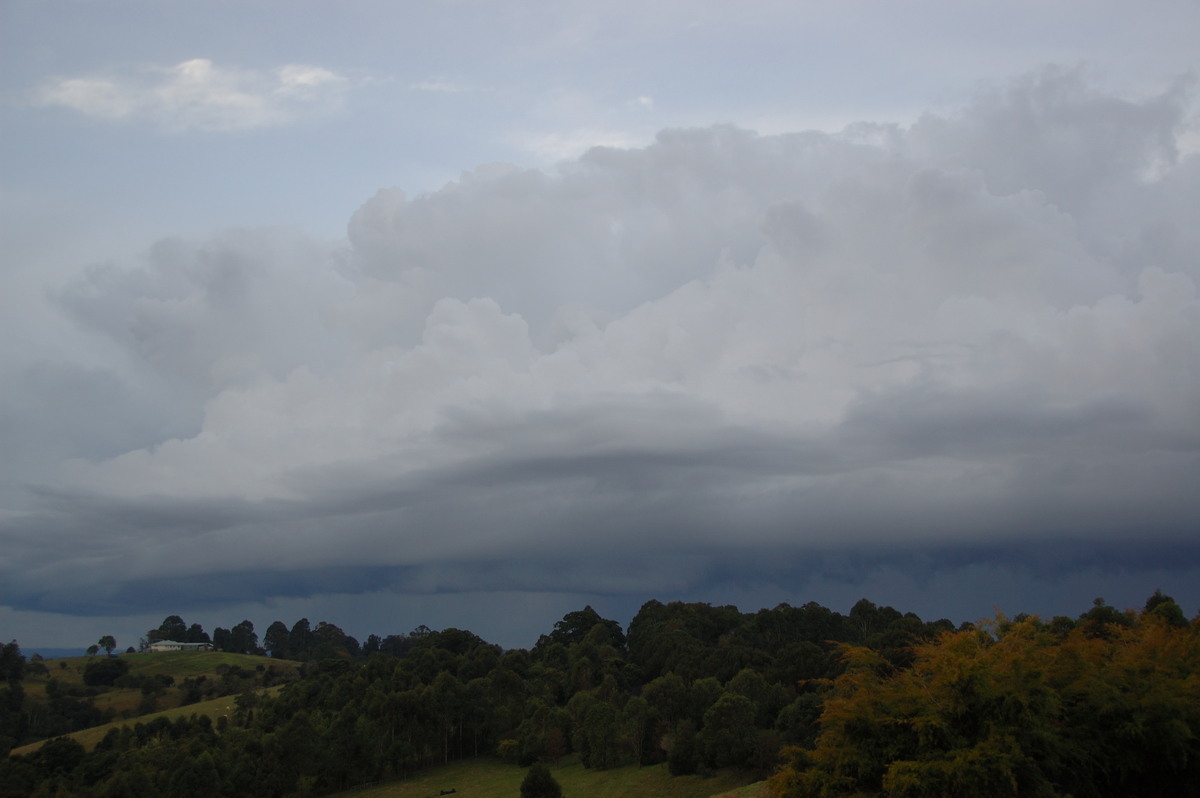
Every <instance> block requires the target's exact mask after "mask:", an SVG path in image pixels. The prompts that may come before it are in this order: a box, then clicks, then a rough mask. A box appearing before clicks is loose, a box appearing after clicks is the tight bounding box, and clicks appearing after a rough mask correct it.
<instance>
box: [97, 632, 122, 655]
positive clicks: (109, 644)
mask: <svg viewBox="0 0 1200 798" xmlns="http://www.w3.org/2000/svg"><path fill="white" fill-rule="evenodd" d="M96 645H98V646H100V648H102V649H104V653H106V654H112V653H113V649H114V648H116V647H117V639H116V638H115V637H113V636H112V635H105V636H104V637H102V638H100V639H99V640H98V641H96Z"/></svg>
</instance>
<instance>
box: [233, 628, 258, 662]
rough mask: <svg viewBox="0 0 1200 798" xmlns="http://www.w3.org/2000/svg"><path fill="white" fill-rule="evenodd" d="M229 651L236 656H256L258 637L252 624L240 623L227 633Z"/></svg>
mask: <svg viewBox="0 0 1200 798" xmlns="http://www.w3.org/2000/svg"><path fill="white" fill-rule="evenodd" d="M229 646H230V650H231V651H234V652H237V653H238V654H257V653H258V635H257V634H255V633H254V624H253V623H251V622H250V621H242V622H241V623H239V624H238V625H237V626H235V627H233V629H231V630H230V632H229Z"/></svg>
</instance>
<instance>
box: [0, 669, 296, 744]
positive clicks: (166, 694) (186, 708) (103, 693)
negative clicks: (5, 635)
mask: <svg viewBox="0 0 1200 798" xmlns="http://www.w3.org/2000/svg"><path fill="white" fill-rule="evenodd" d="M95 659H96V658H94V657H67V658H63V659H56V660H47V661H46V662H44V663H43V664H44V665H45V667H46V671H45V672H44V673H41V672H36V671H34V670H33V669H27V672H26V675H25V678H24V679H22V686H23V688H24V690H25V692H26V694H27V695H28V696H30V697H31V698H35V699H38V700H44V699H46V697H47V692H46V691H47V686H48V685H49V684H50V682H51V680H53V681H54V682H55V683H56V686H57V687H58V689H59V691H60V692H62V693H65V694H67V695H72V696H77V697H85V696H87V695H88V694H90V693H94V694H93V695H90V700H91V702H92V703H93V704H94V705H95V706H96V707H97V708H98V709H101V710H112V711H113V713H115V714H116V715H118V716H119V717H118V719H117V720H114V722H112V723H109V724H105V725H103V726H95V727H92V728H90V729H85V730H82V731H79V732H75V733H73V734H70V735H68V736H70V737H73V738H75V739H77V740H79V741H80V742H81V743H83V745H84V747H85V748H88V749H89V750H90V749H91V748H93V747H94V746H95V745H96V743H97V742H99V741H100V740H101V739H103V737H104V735H105V734H106V733H107V732H108V730H109V729H110V728H113V727H119V726H126V725H133V724H135V723H138V722H145V721H148V720H152V719H154V718H155V717H158V716H165V717H167V718H169V719H172V720H174V719H175V718H176V717H180V716H183V717H187V716H189V715H192V714H196V715H208V716H209V717H211V718H213V720H214V721H215V720H216V719H217V717H219V716H220V715H226V714H229V712H231V711H232V705H233V701H234V694H236V693H239V692H241V691H242V689H245V688H247V687H249V686H250V683H251V682H255V681H258V682H260V683H261V678H262V676H263V675H264V674H267V673H268V669H273V670H272V671H271V672H270V673H271V675H272V679H271V681H273V682H280V681H290V680H292V679H294V678H295V677H296V676H297V674H298V671H299V668H300V663H298V662H290V661H287V660H276V659H268V658H266V657H258V656H252V655H248V654H228V653H224V652H218V651H188V652H182V651H180V652H163V653H153V654H150V653H144V654H122V655H121V659H122V660H123V661H124V662H127V663H128V664H129V673H128V676H129V677H134V678H145V677H157V676H169V677H171V678H172V679H173V681H174V686H172V687H168V688H166V689H164V690H162V691H161V693H160V694H158V695H156V696H154V699H153V704H154V708H155V709H156V710H159V711H156V712H149V713H147V712H143V711H141V710H144V709H145V708H146V707H147V700H146V697H145V695H144V694H143V691H142V690H141V689H140V688H139V687H100V688H89V687H88V686H87V685H86V684H85V683H84V681H83V674H84V670H85V669H86V668H87V665H88V663H89V662H92V661H94V660H95ZM245 673H249V674H253V675H254V678H250V677H238V676H237V674H245ZM231 677H236V678H231ZM201 678H203V680H204V682H203V686H204V688H205V691H206V692H208V693H225V695H224V696H209V697H208V700H204V701H200V702H197V703H192V704H187V705H184V704H183V700H184V698H183V693H182V692H181V691H180V690H179V689H178V686H179V685H181V684H182V683H183V682H184V680H185V679H194V680H198V679H201ZM259 689H261V688H259ZM40 745H41V742H37V743H32V744H31V745H26V746H22V747H21V748H16V749H14V750H13V753H14V754H21V753H28V752H29V751H32V750H34V749H36V748H37V747H38V746H40Z"/></svg>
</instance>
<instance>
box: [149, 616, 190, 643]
mask: <svg viewBox="0 0 1200 798" xmlns="http://www.w3.org/2000/svg"><path fill="white" fill-rule="evenodd" d="M187 631H188V628H187V624H185V623H184V622H183V618H180V617H179V616H178V615H168V616H167V617H166V618H163V622H162V623H161V624H159V626H158V628H157V629H151V630H150V631H149V632H146V640H147V641H149V642H151V643H157V642H159V641H160V640H174V641H175V642H177V643H182V642H183V641H184V639H185V638H186V637H187Z"/></svg>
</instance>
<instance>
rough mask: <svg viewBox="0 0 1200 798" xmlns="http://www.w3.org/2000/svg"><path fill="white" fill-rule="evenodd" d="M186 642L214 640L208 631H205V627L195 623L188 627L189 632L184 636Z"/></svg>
mask: <svg viewBox="0 0 1200 798" xmlns="http://www.w3.org/2000/svg"><path fill="white" fill-rule="evenodd" d="M182 642H184V643H211V642H212V640H211V639H210V638H209V636H208V632H206V631H204V627H203V626H201V625H200V624H198V623H194V624H192V625H191V626H189V627H188V629H187V633H186V634H185V635H184V636H183V640H182Z"/></svg>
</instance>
